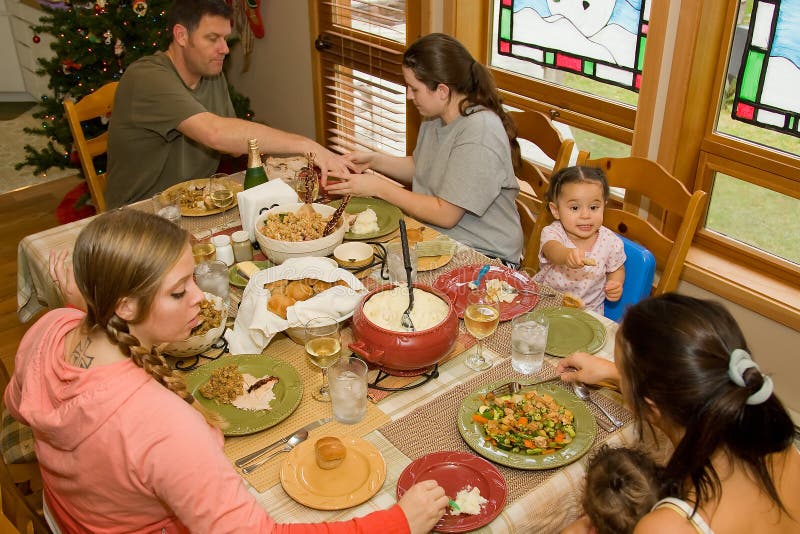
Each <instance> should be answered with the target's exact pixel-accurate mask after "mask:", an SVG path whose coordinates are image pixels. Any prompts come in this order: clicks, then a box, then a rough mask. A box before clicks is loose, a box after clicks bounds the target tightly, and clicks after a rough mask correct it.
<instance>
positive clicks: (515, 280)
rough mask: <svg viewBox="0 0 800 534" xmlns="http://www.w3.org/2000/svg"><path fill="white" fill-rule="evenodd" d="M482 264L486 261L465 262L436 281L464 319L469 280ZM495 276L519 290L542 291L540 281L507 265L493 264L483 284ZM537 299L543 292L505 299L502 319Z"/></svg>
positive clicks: (502, 306) (518, 313)
mask: <svg viewBox="0 0 800 534" xmlns="http://www.w3.org/2000/svg"><path fill="white" fill-rule="evenodd" d="M481 267H483V265H465V266H463V267H459V268H457V269H453V270H452V271H448V272H446V273H444V274H443V275H441V276H439V278H437V279H436V281H435V282H433V287H435V288H436V289H438V290H439V291H442V292H444V293H447V296H448V297H450V299H451V300H452V301H453V305H454V306H455V308H456V312H457V313H458V316H459V317H460V318H462V319H463V318H464V309H466V307H467V295H468V294H469V292H470V291H471V289H470V287H469V283H470V282H472V281H473V280H475V279H476V278H477V277H478V271H480V270H481ZM493 279H497V280H504V281H505V282H508V285H510V286H512V287H514V288H516V289H519V290H522V289H527V290H529V291H538V287H537V285H536V284H535V283H534V282H533V280H531V279H530V278H529V277H528V275H527V274H525V273H523V272H520V271H515V270H514V269H511V268H509V267H505V266H503V265H492V266H491V267H489V271H487V273H486V275H485V276H484V277H483V280H481V287H483V286H484V284H486V282H488V281H489V280H493ZM537 302H539V296H538V295H535V294H532V293H525V294H523V293H520V294H519V296H517V298H515V299H514V300H513V301H512V302H501V303H500V320H501V321H508V320H510V319H513V318H514V317H516V316H518V315H522V314H523V313H525V312H526V311H530V310H531V309H532V308H533V307H534V306H536V303H537Z"/></svg>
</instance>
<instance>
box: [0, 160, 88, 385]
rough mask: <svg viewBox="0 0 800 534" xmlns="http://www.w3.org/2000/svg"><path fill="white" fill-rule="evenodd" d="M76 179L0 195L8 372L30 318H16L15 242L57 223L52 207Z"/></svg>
mask: <svg viewBox="0 0 800 534" xmlns="http://www.w3.org/2000/svg"><path fill="white" fill-rule="evenodd" d="M80 182H81V178H79V177H75V176H73V177H68V178H61V179H59V180H55V181H53V182H48V183H44V184H41V185H35V186H31V187H26V188H23V189H18V190H16V191H11V192H9V193H5V194H3V195H0V213H2V214H3V215H2V218H0V275H2V277H0V311H2V315H0V362H2V363H3V365H5V367H6V369H8V370H9V372H10V371H11V370H12V369H13V368H14V355H15V354H16V352H17V346H18V345H19V342H20V340H21V339H22V336H23V335H24V334H25V332H26V330H27V329H28V327H30V326H31V325H32V324H33V322H34V320H31V321H29V322H28V323H25V324H21V323H20V322H19V319H17V244H18V243H19V241H20V240H21V239H22V238H23V237H25V236H26V235H29V234H33V233H36V232H41V231H42V230H46V229H48V228H52V227H54V226H58V220H57V219H56V216H55V212H56V207H57V206H58V204H59V202H61V199H62V198H64V195H65V194H66V193H67V192H68V191H69V190H70V189H72V188H73V187H75V186H76V185H78V184H79V183H80Z"/></svg>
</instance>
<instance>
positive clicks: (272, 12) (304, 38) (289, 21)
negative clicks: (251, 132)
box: [226, 0, 316, 138]
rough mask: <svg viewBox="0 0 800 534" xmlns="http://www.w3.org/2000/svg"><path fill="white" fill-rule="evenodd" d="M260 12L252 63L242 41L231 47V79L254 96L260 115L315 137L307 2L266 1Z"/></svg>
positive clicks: (273, 123)
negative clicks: (260, 35)
mask: <svg viewBox="0 0 800 534" xmlns="http://www.w3.org/2000/svg"><path fill="white" fill-rule="evenodd" d="M261 16H262V17H263V20H264V28H265V35H264V38H263V39H255V44H254V46H253V52H252V53H251V54H250V58H249V63H250V65H249V68H248V69H247V70H244V69H245V67H246V64H245V60H244V57H243V52H242V46H241V44H240V43H237V44H236V45H235V46H234V48H233V49H232V50H231V53H230V59H229V62H228V63H229V64H228V66H227V71H226V72H227V76H228V80H229V81H230V82H231V83H232V84H233V86H234V87H236V89H237V90H238V91H239V92H241V93H242V94H244V95H245V96H247V97H248V98H250V105H251V107H252V108H253V111H254V112H255V118H256V120H257V121H259V122H264V123H266V124H268V125H270V126H272V127H275V128H279V129H281V130H286V131H289V132H293V133H298V134H302V135H305V136H307V137H311V138H313V137H314V135H315V134H314V94H313V88H312V73H311V46H310V43H311V37H310V35H309V23H308V2H306V1H304V0H293V1H291V2H286V1H280V2H273V1H266V2H261ZM314 53H316V51H315V52H314Z"/></svg>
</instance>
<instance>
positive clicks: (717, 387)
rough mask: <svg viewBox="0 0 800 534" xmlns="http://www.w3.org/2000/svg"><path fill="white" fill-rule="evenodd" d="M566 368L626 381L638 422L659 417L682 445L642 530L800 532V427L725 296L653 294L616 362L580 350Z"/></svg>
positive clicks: (624, 334)
mask: <svg viewBox="0 0 800 534" xmlns="http://www.w3.org/2000/svg"><path fill="white" fill-rule="evenodd" d="M615 364H616V365H615ZM569 368H574V369H577V371H575V370H569ZM558 370H559V371H560V372H561V373H562V375H561V376H562V378H563V379H564V380H566V381H574V380H579V381H583V382H587V383H598V382H601V381H616V382H618V383H619V385H620V387H621V389H622V392H623V395H624V397H625V400H626V403H627V404H628V405H629V406H630V407H631V408H632V409H633V413H634V416H635V418H636V421H637V424H638V425H639V431H640V432H642V430H643V426H644V425H647V424H652V425H654V426H656V427H658V428H659V429H661V430H662V431H663V432H664V433H665V434H666V435H667V437H668V438H669V440H670V441H671V442H672V444H673V445H674V447H675V451H674V452H673V454H672V456H671V458H670V459H669V462H668V463H667V465H666V466H665V470H664V474H663V476H664V479H665V486H666V489H667V495H668V496H669V497H668V498H667V499H663V500H662V501H659V502H658V503H656V505H655V506H654V507H653V509H652V511H651V512H650V513H648V514H647V515H645V516H644V517H643V518H642V519H641V520H640V521H639V522H638V523H637V525H636V528H635V529H634V532H635V533H647V532H669V533H671V534H672V533H675V534H681V533H686V534H695V533H697V532H706V533H708V532H712V531H713V532H716V533H717V534H722V533H743V534H744V533H751V532H759V533H762V534H771V533H790V532H800V500H798V498H797V496H798V495H800V452H799V451H798V450H797V448H796V447H795V446H794V445H793V439H794V437H795V436H796V431H797V429H796V427H795V426H794V424H793V423H792V420H791V418H790V417H789V414H788V412H787V411H786V409H785V408H784V407H783V405H782V404H781V401H780V400H778V398H777V397H776V396H775V395H774V394H773V391H772V388H773V387H772V379H771V378H770V377H769V376H766V375H764V374H763V373H762V372H761V371H760V370H759V368H758V365H757V364H756V363H755V362H754V361H753V359H752V358H751V356H750V350H749V349H748V347H747V342H746V341H745V339H744V336H743V335H742V332H741V330H740V329H739V326H738V325H737V324H736V321H735V320H734V319H733V317H732V316H731V315H730V313H728V312H727V311H726V310H725V308H723V307H722V306H721V305H720V304H717V303H714V302H711V301H706V300H700V299H695V298H692V297H688V296H683V295H678V294H675V293H668V294H665V295H661V296H659V297H653V298H650V299H647V300H644V301H642V302H640V303H638V304H636V305H634V306H632V307H630V308H628V310H626V312H625V316H624V317H623V320H622V324H621V326H620V329H619V332H618V333H617V340H616V350H615V362H614V363H611V362H608V361H606V360H603V359H601V358H597V357H594V356H590V355H588V354H585V353H576V354H572V355H570V356H568V357H567V358H565V359H564V360H562V361H561V362H560V363H559V365H558Z"/></svg>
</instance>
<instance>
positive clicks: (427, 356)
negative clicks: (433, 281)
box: [349, 284, 458, 371]
mask: <svg viewBox="0 0 800 534" xmlns="http://www.w3.org/2000/svg"><path fill="white" fill-rule="evenodd" d="M393 287H394V286H392V285H391V284H389V285H385V286H382V287H379V288H377V289H374V290H372V291H370V292H369V293H367V295H366V296H364V298H362V299H361V302H359V304H358V306H356V309H355V312H354V313H353V324H352V328H353V338H354V339H355V341H354V342H353V343H350V345H349V347H350V349H351V350H352V351H353V352H355V353H356V354H358V355H359V356H361V357H362V358H364V359H365V360H367V361H368V362H371V363H374V364H376V365H380V366H381V367H384V368H388V369H397V370H398V371H406V370H410V369H421V368H424V367H428V366H430V365H433V364H435V363H438V362H439V361H440V360H441V359H442V358H444V357H445V355H446V354H447V353H448V352H449V351H450V348H451V347H452V346H453V343H455V340H456V337H458V314H457V313H456V310H455V308H454V307H453V303H452V301H451V300H450V298H449V297H448V296H447V295H446V294H445V293H443V292H441V291H439V290H438V289H434V288H432V287H431V286H428V285H424V284H414V287H416V288H418V289H422V290H423V291H427V292H428V293H432V294H434V295H436V296H437V297H439V298H440V299H442V300H443V301H445V302H446V303H447V304H448V306H449V308H450V309H449V310H448V312H447V316H446V317H445V318H444V320H443V321H442V322H440V323H439V324H437V325H436V326H433V327H431V328H428V329H426V330H419V331H417V332H397V331H394V330H387V329H386V328H382V327H380V326H378V325H376V324H375V323H373V322H372V321H370V320H369V319H367V317H366V316H365V315H364V303H365V302H367V301H368V300H369V299H370V298H372V296H373V295H375V294H376V293H380V292H381V291H386V290H387V289H392V288H393Z"/></svg>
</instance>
